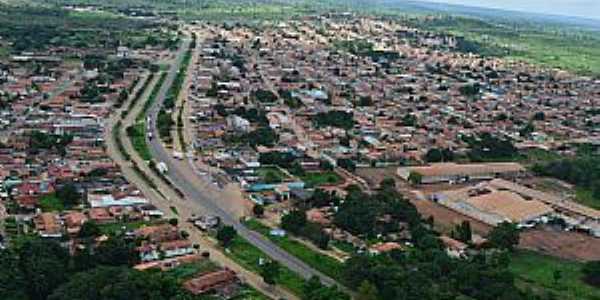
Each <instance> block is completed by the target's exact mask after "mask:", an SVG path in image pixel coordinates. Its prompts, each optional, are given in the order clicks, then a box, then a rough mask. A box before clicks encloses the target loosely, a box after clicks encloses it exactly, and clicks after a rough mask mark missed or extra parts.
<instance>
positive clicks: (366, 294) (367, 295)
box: [356, 280, 378, 300]
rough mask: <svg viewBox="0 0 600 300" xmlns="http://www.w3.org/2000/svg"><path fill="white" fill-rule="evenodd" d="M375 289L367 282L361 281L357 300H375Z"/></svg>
mask: <svg viewBox="0 0 600 300" xmlns="http://www.w3.org/2000/svg"><path fill="white" fill-rule="evenodd" d="M377 293H378V292H377V287H376V286H374V285H373V284H372V283H370V282H368V281H366V280H365V281H363V282H362V283H361V284H360V286H359V287H358V296H357V298H356V299H357V300H377V298H378V297H377Z"/></svg>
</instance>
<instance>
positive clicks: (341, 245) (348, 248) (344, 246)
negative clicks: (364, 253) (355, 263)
mask: <svg viewBox="0 0 600 300" xmlns="http://www.w3.org/2000/svg"><path fill="white" fill-rule="evenodd" d="M331 245H332V246H333V247H336V248H337V249H338V250H341V251H344V252H346V253H348V254H352V253H355V252H356V248H355V247H354V245H352V244H350V243H348V242H342V241H338V240H333V241H331Z"/></svg>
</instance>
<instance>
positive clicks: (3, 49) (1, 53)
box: [0, 45, 10, 58]
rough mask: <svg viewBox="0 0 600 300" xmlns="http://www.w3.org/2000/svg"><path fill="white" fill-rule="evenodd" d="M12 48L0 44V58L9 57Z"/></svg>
mask: <svg viewBox="0 0 600 300" xmlns="http://www.w3.org/2000/svg"><path fill="white" fill-rule="evenodd" d="M9 53H10V50H9V49H8V47H7V46H3V45H0V58H7V57H8V54H9Z"/></svg>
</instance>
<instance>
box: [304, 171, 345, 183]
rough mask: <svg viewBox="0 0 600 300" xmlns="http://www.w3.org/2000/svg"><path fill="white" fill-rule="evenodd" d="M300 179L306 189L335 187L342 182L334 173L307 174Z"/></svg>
mask: <svg viewBox="0 0 600 300" xmlns="http://www.w3.org/2000/svg"><path fill="white" fill-rule="evenodd" d="M300 178H301V179H302V181H304V183H305V184H306V185H307V186H308V187H315V186H321V185H335V184H338V183H340V182H341V181H342V177H341V176H340V175H338V174H337V173H335V172H334V171H322V172H307V173H305V174H304V175H302V176H301V177H300Z"/></svg>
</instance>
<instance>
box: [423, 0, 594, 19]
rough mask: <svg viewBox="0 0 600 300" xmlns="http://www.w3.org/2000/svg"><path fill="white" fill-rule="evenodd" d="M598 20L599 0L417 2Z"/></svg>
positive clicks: (452, 0)
mask: <svg viewBox="0 0 600 300" xmlns="http://www.w3.org/2000/svg"><path fill="white" fill-rule="evenodd" d="M418 1H422V2H430V3H442V4H454V5H463V6H472V7H480V8H492V9H503V10H512V11H519V12H527V13H538V14H550V15H560V16H565V17H580V18H587V19H594V20H600V0H418Z"/></svg>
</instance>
